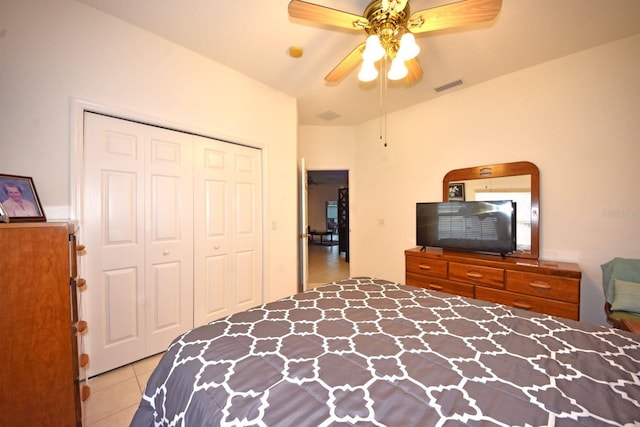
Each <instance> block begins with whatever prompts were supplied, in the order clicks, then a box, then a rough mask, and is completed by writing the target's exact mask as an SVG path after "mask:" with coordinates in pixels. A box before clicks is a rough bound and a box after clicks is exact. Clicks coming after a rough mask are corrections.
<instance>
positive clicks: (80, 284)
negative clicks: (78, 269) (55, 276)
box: [76, 279, 87, 289]
mask: <svg viewBox="0 0 640 427" xmlns="http://www.w3.org/2000/svg"><path fill="white" fill-rule="evenodd" d="M86 284H87V281H86V280H85V279H78V280H77V282H76V286H77V287H78V289H80V288H83V287H84V286H86Z"/></svg>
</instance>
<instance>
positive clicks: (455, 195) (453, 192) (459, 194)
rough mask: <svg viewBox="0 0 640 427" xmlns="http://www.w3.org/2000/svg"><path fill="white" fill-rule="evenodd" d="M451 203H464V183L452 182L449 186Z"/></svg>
mask: <svg viewBox="0 0 640 427" xmlns="http://www.w3.org/2000/svg"><path fill="white" fill-rule="evenodd" d="M449 201H450V202H454V201H460V202H463V201H464V182H452V183H450V184H449Z"/></svg>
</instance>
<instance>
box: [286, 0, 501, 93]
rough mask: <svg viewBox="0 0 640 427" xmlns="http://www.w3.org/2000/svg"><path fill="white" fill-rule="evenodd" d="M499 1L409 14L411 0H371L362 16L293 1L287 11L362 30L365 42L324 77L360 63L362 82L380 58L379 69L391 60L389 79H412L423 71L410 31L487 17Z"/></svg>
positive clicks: (475, 0)
mask: <svg viewBox="0 0 640 427" xmlns="http://www.w3.org/2000/svg"><path fill="white" fill-rule="evenodd" d="M501 6H502V0H462V1H458V2H455V3H450V4H446V5H443V6H437V7H434V8H431V9H424V10H420V11H418V12H415V13H413V14H411V11H410V8H409V0H372V1H371V3H369V5H368V6H367V7H366V8H365V10H364V12H363V14H362V16H360V15H355V14H352V13H348V12H343V11H341V10H337V9H332V8H329V7H325V6H321V5H318V4H314V3H309V2H306V1H302V0H292V1H291V2H290V3H289V16H291V17H292V18H299V19H303V20H306V21H311V22H315V23H319V24H324V25H330V26H335V27H340V28H347V29H350V30H355V31H361V30H364V31H365V32H366V33H367V34H368V37H367V40H366V42H364V43H361V44H359V45H358V46H356V48H355V49H353V50H352V51H351V53H349V54H348V55H347V56H346V57H345V58H344V59H343V60H342V61H341V62H340V63H339V64H338V65H337V66H336V67H335V68H334V69H333V70H331V72H329V74H327V76H326V77H325V78H324V79H325V81H326V82H328V83H336V82H338V81H340V80H342V79H343V78H344V77H345V76H346V75H347V74H348V73H349V72H351V70H352V69H354V68H355V67H356V66H357V65H358V64H359V63H362V68H361V70H360V73H359V74H358V78H359V79H360V80H361V81H371V80H374V79H375V78H376V77H377V76H378V71H377V69H376V67H375V63H376V62H379V68H380V69H381V70H382V69H385V70H386V67H387V61H388V60H389V61H391V67H390V68H389V71H388V73H387V77H388V78H389V79H391V80H403V81H404V82H405V83H413V82H415V81H416V80H418V79H419V78H420V76H422V68H421V67H420V64H419V63H418V61H417V60H416V56H417V55H418V53H419V51H420V48H419V47H418V45H417V44H416V43H415V38H414V37H413V34H415V33H425V32H428V31H435V30H442V29H446V28H455V27H461V26H465V25H470V24H477V23H480V22H486V21H491V20H493V19H494V18H495V17H496V15H497V14H498V12H499V11H500V7H501ZM381 72H382V71H381Z"/></svg>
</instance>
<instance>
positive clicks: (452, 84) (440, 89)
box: [434, 79, 462, 92]
mask: <svg viewBox="0 0 640 427" xmlns="http://www.w3.org/2000/svg"><path fill="white" fill-rule="evenodd" d="M461 84H462V80H460V79H458V80H454V81H452V82H450V83H447V84H444V85H442V86H438V87H437V88H434V90H435V91H436V92H444V91H445V90H447V89H451V88H453V87H456V86H460V85H461Z"/></svg>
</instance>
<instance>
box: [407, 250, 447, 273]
mask: <svg viewBox="0 0 640 427" xmlns="http://www.w3.org/2000/svg"><path fill="white" fill-rule="evenodd" d="M406 269H407V270H406V271H407V273H408V272H411V273H417V274H425V275H427V276H432V277H441V278H443V279H446V278H447V261H441V260H437V259H429V258H422V257H415V256H407V265H406Z"/></svg>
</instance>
